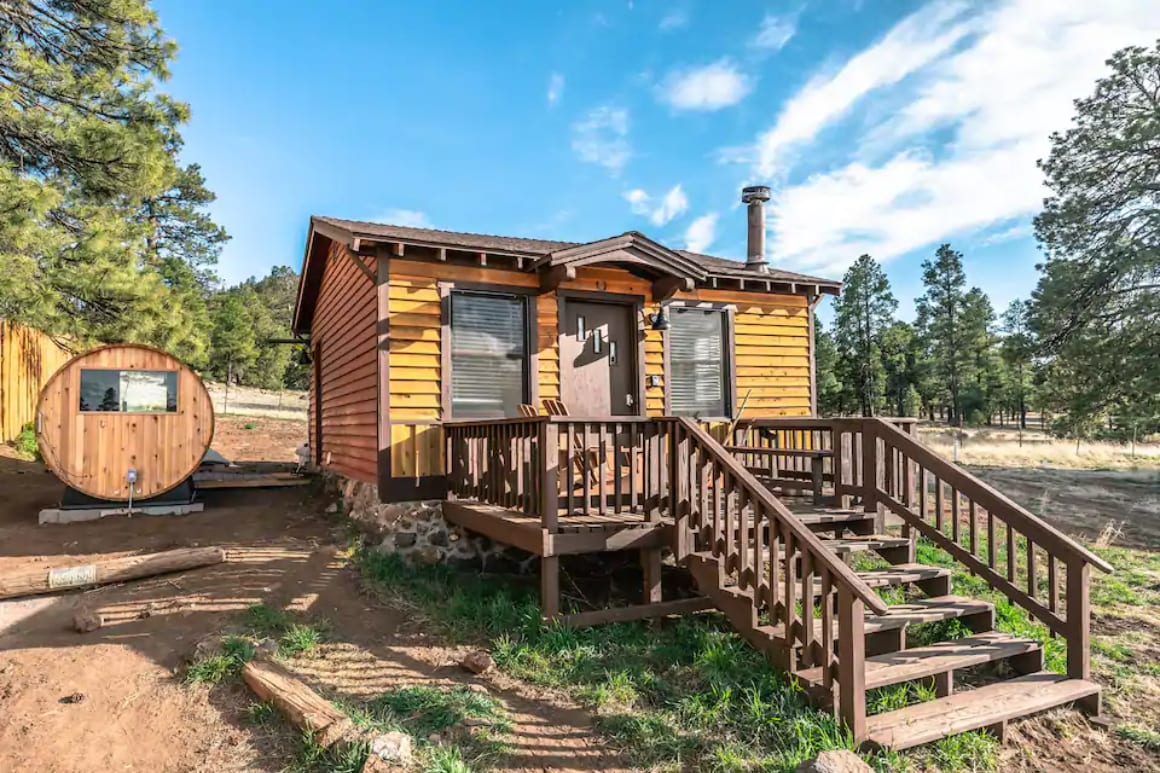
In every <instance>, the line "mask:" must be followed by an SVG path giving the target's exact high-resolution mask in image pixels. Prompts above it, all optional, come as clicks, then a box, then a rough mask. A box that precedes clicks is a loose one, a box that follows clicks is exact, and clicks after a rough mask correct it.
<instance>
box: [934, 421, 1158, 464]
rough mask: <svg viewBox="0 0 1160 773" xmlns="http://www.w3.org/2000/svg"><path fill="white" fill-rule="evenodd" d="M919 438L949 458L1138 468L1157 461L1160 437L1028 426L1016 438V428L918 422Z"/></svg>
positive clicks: (983, 461)
mask: <svg viewBox="0 0 1160 773" xmlns="http://www.w3.org/2000/svg"><path fill="white" fill-rule="evenodd" d="M918 433H919V439H920V440H922V442H924V443H926V444H927V445H929V446H930V447H931V448H933V449H935V450H936V451H938V452H939V453H941V454H943V455H944V456H945V457H947V458H948V459H953V458H954V455H955V450H954V446H955V435H956V434H957V435H958V436H959V449H958V460H959V462H960V463H962V464H973V465H981V466H993V467H1065V468H1068V469H1089V470H1090V469H1104V470H1107V469H1114V470H1138V469H1148V468H1155V467H1160V443H1155V442H1150V443H1136V446H1135V453H1133V449H1132V445H1131V444H1129V443H1109V442H1103V441H1086V440H1085V441H1080V443H1079V446H1078V452H1077V447H1076V443H1075V441H1074V440H1060V439H1057V438H1053V437H1051V436H1049V435H1047V434H1045V433H1043V432H1039V431H1036V430H1027V431H1024V433H1023V439H1022V443H1020V439H1019V432H1018V431H1017V430H1014V429H990V428H982V429H970V428H968V429H964V430H962V431H961V432H959V431H956V430H953V429H949V428H947V427H942V426H919V428H918Z"/></svg>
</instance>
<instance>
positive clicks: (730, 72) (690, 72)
mask: <svg viewBox="0 0 1160 773" xmlns="http://www.w3.org/2000/svg"><path fill="white" fill-rule="evenodd" d="M752 90H753V79H752V78H750V77H749V76H748V75H746V74H745V73H743V72H741V70H739V69H738V67H737V65H736V64H734V63H733V62H732V61H731V60H729V59H719V60H718V61H716V62H713V63H712V64H708V65H705V66H703V67H695V68H691V69H685V70H677V71H675V72H672V73H670V74H669V75H668V77H667V78H665V81H664V83H663V84H662V85H661V87H660V90H659V91H658V97H659V98H660V100H661V101H662V102H666V103H668V104H669V105H672V106H673V107H674V108H676V109H677V110H705V111H711V110H720V109H721V108H723V107H729V106H730V105H735V104H737V103H738V102H740V101H741V100H743V99H745V97H746V96H747V95H748V94H749V92H750V91H752Z"/></svg>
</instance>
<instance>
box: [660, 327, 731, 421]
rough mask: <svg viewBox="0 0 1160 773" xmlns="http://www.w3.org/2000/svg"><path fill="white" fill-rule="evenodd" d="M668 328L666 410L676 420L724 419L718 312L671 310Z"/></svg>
mask: <svg viewBox="0 0 1160 773" xmlns="http://www.w3.org/2000/svg"><path fill="white" fill-rule="evenodd" d="M673 312H674V313H673V315H672V322H671V324H670V327H669V384H668V389H669V406H670V407H671V409H672V412H673V414H674V415H676V416H728V415H729V406H728V404H727V401H726V397H725V395H726V389H725V379H726V377H727V375H726V372H725V317H726V315H725V314H724V313H722V312H720V311H713V310H705V309H684V308H679V307H678V308H675V309H674V310H673Z"/></svg>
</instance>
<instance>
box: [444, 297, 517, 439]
mask: <svg viewBox="0 0 1160 773" xmlns="http://www.w3.org/2000/svg"><path fill="white" fill-rule="evenodd" d="M527 385H528V323H527V303H526V300H525V298H524V297H522V296H511V295H494V294H489V293H479V292H462V291H456V292H452V293H451V416H452V417H453V418H456V419H486V418H500V417H504V416H515V415H517V414H518V412H519V411H518V406H519V405H520V403H526V402H528V387H527Z"/></svg>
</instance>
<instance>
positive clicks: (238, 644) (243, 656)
mask: <svg viewBox="0 0 1160 773" xmlns="http://www.w3.org/2000/svg"><path fill="white" fill-rule="evenodd" d="M253 659H254V644H253V642H251V641H250V640H249V639H246V638H244V637H241V636H227V637H225V638H224V639H223V640H222V651H221V652H220V653H218V654H216V655H208V656H206V657H204V658H200V659H199V660H196V661H194V662H193V663H191V664H190V666H189V669H188V670H187V671H186V672H185V681H186V682H187V683H189V684H199V683H200V684H217V683H218V682H220V681H222V680H223V679H225V678H226V677H231V676H234V675H235V674H237V673H238V672H239V671H241V670H242V666H244V665H246V663H249V662H250V661H251V660H253Z"/></svg>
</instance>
